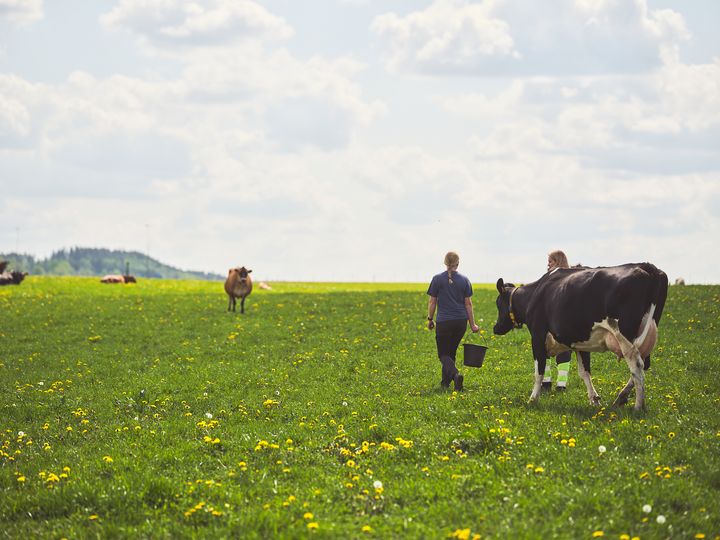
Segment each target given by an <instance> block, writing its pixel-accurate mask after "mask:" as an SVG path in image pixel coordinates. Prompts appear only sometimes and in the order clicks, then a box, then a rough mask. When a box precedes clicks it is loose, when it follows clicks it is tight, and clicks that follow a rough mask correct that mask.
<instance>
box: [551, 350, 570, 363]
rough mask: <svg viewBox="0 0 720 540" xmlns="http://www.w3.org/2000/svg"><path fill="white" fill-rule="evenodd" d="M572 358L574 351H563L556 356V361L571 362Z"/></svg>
mask: <svg viewBox="0 0 720 540" xmlns="http://www.w3.org/2000/svg"><path fill="white" fill-rule="evenodd" d="M570 358H572V353H571V352H570V351H565V352H561V353H560V354H558V355H557V356H556V357H555V363H556V364H564V363H565V362H569V361H570Z"/></svg>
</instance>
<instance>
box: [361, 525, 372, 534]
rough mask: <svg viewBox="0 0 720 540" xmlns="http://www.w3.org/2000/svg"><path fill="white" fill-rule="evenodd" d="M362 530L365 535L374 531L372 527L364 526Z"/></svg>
mask: <svg viewBox="0 0 720 540" xmlns="http://www.w3.org/2000/svg"><path fill="white" fill-rule="evenodd" d="M360 530H361V531H362V532H364V533H371V532H372V531H373V529H372V527H371V526H370V525H363V526H362V528H361V529H360Z"/></svg>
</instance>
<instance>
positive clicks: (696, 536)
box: [695, 533, 705, 538]
mask: <svg viewBox="0 0 720 540" xmlns="http://www.w3.org/2000/svg"><path fill="white" fill-rule="evenodd" d="M695 538H705V535H704V534H703V533H697V534H696V535H695Z"/></svg>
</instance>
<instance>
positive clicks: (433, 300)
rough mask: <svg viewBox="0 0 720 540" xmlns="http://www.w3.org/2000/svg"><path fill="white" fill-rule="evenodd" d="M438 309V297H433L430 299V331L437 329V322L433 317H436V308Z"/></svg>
mask: <svg viewBox="0 0 720 540" xmlns="http://www.w3.org/2000/svg"><path fill="white" fill-rule="evenodd" d="M436 307H437V296H431V297H430V298H429V299H428V316H427V318H428V329H429V330H432V329H433V328H435V322H434V321H433V317H434V316H435V308H436Z"/></svg>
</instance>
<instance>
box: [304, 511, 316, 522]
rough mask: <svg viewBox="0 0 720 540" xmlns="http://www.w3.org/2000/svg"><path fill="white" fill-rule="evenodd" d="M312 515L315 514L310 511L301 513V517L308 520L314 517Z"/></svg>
mask: <svg viewBox="0 0 720 540" xmlns="http://www.w3.org/2000/svg"><path fill="white" fill-rule="evenodd" d="M314 517H315V516H313V514H312V512H305V513H304V514H303V519H307V520H308V521H309V520H311V519H312V518H314Z"/></svg>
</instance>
